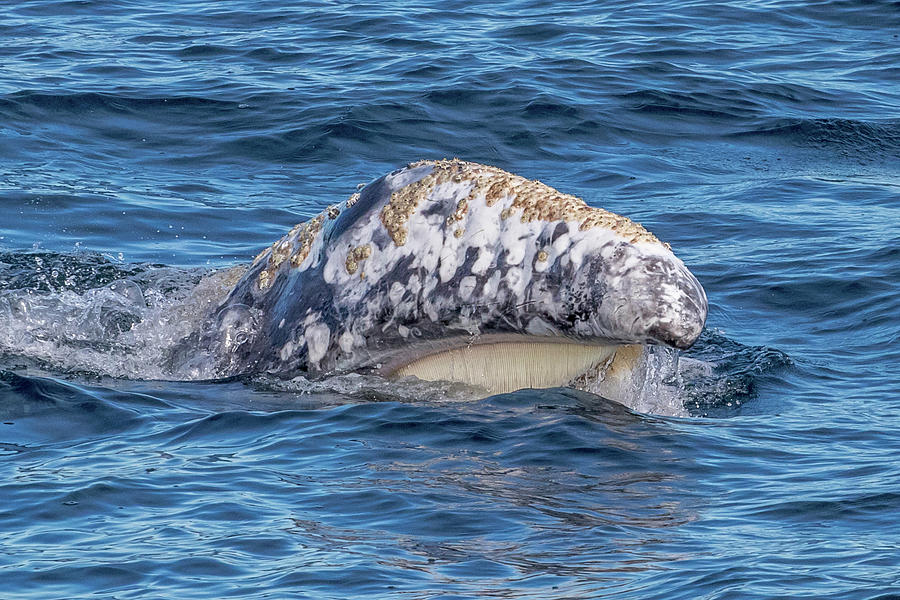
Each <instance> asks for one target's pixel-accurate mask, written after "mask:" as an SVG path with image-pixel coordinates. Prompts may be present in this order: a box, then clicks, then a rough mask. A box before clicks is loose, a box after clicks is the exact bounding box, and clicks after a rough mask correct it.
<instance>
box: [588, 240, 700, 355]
mask: <svg viewBox="0 0 900 600" xmlns="http://www.w3.org/2000/svg"><path fill="white" fill-rule="evenodd" d="M632 251H633V252H634V253H635V255H634V256H633V257H631V258H630V259H629V260H625V261H621V263H620V264H622V265H626V266H624V267H623V268H622V269H621V270H620V271H617V270H616V269H612V270H611V271H612V272H610V273H609V274H608V275H609V278H608V280H607V281H605V282H602V283H601V284H600V286H601V287H602V288H604V291H605V292H606V293H605V294H604V297H603V298H601V306H603V305H606V306H607V307H609V305H610V304H612V305H613V306H614V307H615V310H613V312H612V315H611V317H612V318H611V319H610V324H609V325H610V327H611V329H612V330H613V337H616V338H619V339H621V340H627V341H634V342H640V343H660V344H665V345H667V346H672V347H674V348H679V349H686V348H690V347H691V346H692V345H693V344H694V342H695V341H696V340H697V338H698V337H699V336H700V333H701V332H702V331H703V327H704V325H705V324H706V314H707V299H706V292H704V291H703V286H701V285H700V282H699V281H698V280H697V278H696V277H695V276H694V274H693V273H691V272H690V271H689V270H688V269H687V267H685V266H684V263H682V262H681V261H680V260H679V259H678V258H677V257H675V256H674V255H673V254H671V252H668V251H666V252H655V251H654V252H652V253H650V254H645V253H643V252H641V251H640V250H638V249H636V248H634V247H632Z"/></svg>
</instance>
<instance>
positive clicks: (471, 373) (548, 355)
mask: <svg viewBox="0 0 900 600" xmlns="http://www.w3.org/2000/svg"><path fill="white" fill-rule="evenodd" d="M641 350H642V346H641V345H636V344H629V345H620V344H584V343H579V342H575V341H571V340H546V339H536V338H531V337H527V336H521V337H519V336H517V339H513V340H508V339H501V340H490V339H488V340H485V341H476V342H474V343H470V344H466V345H463V346H457V347H451V348H447V349H444V350H440V351H437V352H434V353H431V354H427V355H425V356H422V357H420V358H417V359H415V360H413V361H412V362H409V363H406V364H402V365H400V366H398V367H396V368H393V369H391V370H390V371H388V372H386V373H385V374H386V375H387V376H389V377H392V378H402V377H410V376H412V377H417V378H418V379H422V380H425V381H453V382H457V383H463V384H467V385H471V386H475V387H478V388H481V389H483V390H485V391H486V392H488V393H490V394H504V393H508V392H514V391H516V390H520V389H523V388H552V387H563V386H569V385H571V384H572V383H573V382H574V381H575V380H577V379H579V378H581V377H583V376H586V375H591V376H593V377H599V378H600V379H605V380H608V381H610V382H612V381H613V380H617V379H620V378H621V377H622V376H623V374H625V373H630V372H631V370H632V368H633V366H634V364H635V362H636V361H637V360H638V359H639V357H640V355H641Z"/></svg>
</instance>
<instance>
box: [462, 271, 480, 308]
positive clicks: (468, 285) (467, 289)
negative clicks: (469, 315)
mask: <svg viewBox="0 0 900 600" xmlns="http://www.w3.org/2000/svg"><path fill="white" fill-rule="evenodd" d="M475 283H476V282H475V278H474V277H472V276H471V275H469V276H468V277H463V278H462V279H461V280H460V281H459V297H460V299H461V300H463V301H464V302H468V301H469V298H471V297H472V292H473V291H475Z"/></svg>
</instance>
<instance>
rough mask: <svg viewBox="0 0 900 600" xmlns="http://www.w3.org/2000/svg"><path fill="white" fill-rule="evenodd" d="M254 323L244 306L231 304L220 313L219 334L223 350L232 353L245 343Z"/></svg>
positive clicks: (248, 309)
mask: <svg viewBox="0 0 900 600" xmlns="http://www.w3.org/2000/svg"><path fill="white" fill-rule="evenodd" d="M255 321H256V320H255V319H254V317H253V313H252V312H251V311H250V308H249V307H248V306H246V305H244V304H233V305H231V306H229V307H228V308H226V309H225V310H223V311H222V312H220V313H219V314H218V322H219V332H220V334H221V336H222V343H223V344H224V345H225V349H226V350H228V351H232V350H234V349H236V348H238V347H239V346H242V345H243V344H245V343H247V341H248V340H249V339H250V337H251V334H252V332H253V330H254V328H255Z"/></svg>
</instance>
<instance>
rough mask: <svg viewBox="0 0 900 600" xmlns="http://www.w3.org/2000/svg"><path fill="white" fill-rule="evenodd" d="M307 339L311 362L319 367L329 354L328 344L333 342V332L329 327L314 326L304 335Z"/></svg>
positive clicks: (308, 328)
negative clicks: (327, 353)
mask: <svg viewBox="0 0 900 600" xmlns="http://www.w3.org/2000/svg"><path fill="white" fill-rule="evenodd" d="M303 337H305V338H306V348H307V351H308V352H309V362H311V363H313V364H315V365H318V364H319V362H321V360H322V359H323V358H324V357H325V353H326V352H328V342H330V341H331V330H330V329H328V326H327V325H322V324H318V325H313V326H312V327H307V328H306V331H305V332H304V334H303Z"/></svg>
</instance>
